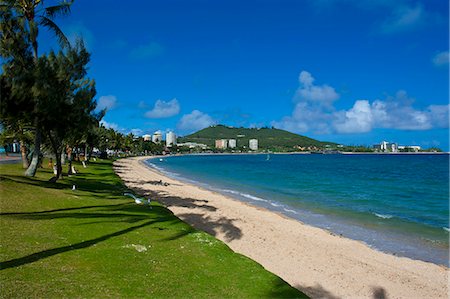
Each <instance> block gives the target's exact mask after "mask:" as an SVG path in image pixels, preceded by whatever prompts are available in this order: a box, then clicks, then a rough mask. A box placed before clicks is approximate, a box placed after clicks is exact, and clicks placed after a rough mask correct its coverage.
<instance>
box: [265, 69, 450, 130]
mask: <svg viewBox="0 0 450 299" xmlns="http://www.w3.org/2000/svg"><path fill="white" fill-rule="evenodd" d="M313 82H314V78H313V77H312V76H311V75H310V74H309V73H308V72H302V73H301V74H300V83H301V84H302V87H301V88H300V89H304V88H306V87H313V86H314V84H313ZM330 88H331V89H333V88H332V87H330ZM333 90H334V89H333ZM329 99H330V98H327V100H322V101H320V100H319V101H316V100H312V99H311V98H305V97H302V98H300V99H299V100H300V101H299V102H297V103H296V104H295V106H294V109H293V111H292V114H291V115H290V116H285V117H283V118H282V119H281V120H279V121H273V122H272V123H271V125H273V126H275V127H277V128H281V129H285V130H288V131H293V132H297V133H305V132H313V133H315V134H328V133H333V132H337V133H364V132H370V131H371V130H373V129H374V128H388V129H396V130H428V129H432V128H448V127H449V107H450V106H449V105H430V106H428V107H426V108H425V109H423V110H420V109H416V108H414V107H413V104H414V101H415V100H414V99H413V98H411V97H409V96H408V95H407V93H406V92H405V91H403V90H400V91H398V92H397V93H396V95H395V96H388V97H387V98H386V99H385V100H375V101H373V102H370V101H368V100H357V101H355V103H354V104H353V106H352V108H350V109H348V110H340V111H336V109H335V107H334V106H333V103H332V101H331V102H330V100H329Z"/></svg>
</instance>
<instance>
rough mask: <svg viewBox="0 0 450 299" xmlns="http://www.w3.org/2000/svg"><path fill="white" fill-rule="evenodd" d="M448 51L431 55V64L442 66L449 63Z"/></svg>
mask: <svg viewBox="0 0 450 299" xmlns="http://www.w3.org/2000/svg"><path fill="white" fill-rule="evenodd" d="M449 59H450V58H449V53H448V51H444V52H440V53H438V54H436V55H435V56H434V57H433V64H434V65H436V66H443V65H448V64H449Z"/></svg>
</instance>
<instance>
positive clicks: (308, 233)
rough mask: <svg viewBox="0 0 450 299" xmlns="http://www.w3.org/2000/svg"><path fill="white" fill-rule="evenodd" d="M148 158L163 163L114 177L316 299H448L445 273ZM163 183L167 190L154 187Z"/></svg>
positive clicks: (123, 168) (138, 163) (128, 162)
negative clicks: (173, 172) (180, 176)
mask: <svg viewBox="0 0 450 299" xmlns="http://www.w3.org/2000/svg"><path fill="white" fill-rule="evenodd" d="M150 158H160V157H138V158H128V159H123V160H119V161H117V162H116V163H115V165H116V164H117V167H118V168H116V172H117V173H118V174H119V176H120V177H121V178H122V180H123V181H124V182H125V183H126V185H127V186H128V187H130V188H131V189H134V190H136V191H137V192H138V193H141V194H143V195H145V196H150V197H152V198H156V199H157V200H158V201H160V202H162V203H163V204H164V205H166V206H167V207H168V208H169V209H170V210H171V211H172V212H173V213H174V214H175V215H176V216H178V217H179V218H180V219H182V220H183V221H185V222H187V223H189V224H191V225H192V226H194V227H195V228H197V229H201V230H204V231H206V232H208V233H210V234H212V235H213V236H215V237H216V238H218V239H220V240H222V241H224V242H225V243H226V244H227V245H228V246H229V247H230V248H231V249H232V250H233V251H235V252H238V253H241V254H243V255H246V256H248V257H249V258H251V259H253V260H255V261H257V262H258V263H260V264H261V265H262V266H264V267H265V268H266V269H268V270H269V271H271V272H273V273H275V274H277V275H278V276H280V277H281V278H282V279H284V280H285V281H287V282H288V283H290V284H291V285H293V286H294V287H296V288H298V289H300V290H301V291H303V292H305V293H306V294H308V295H310V296H311V297H313V298H317V297H323V296H324V294H328V295H325V297H327V296H328V297H330V294H333V296H338V297H341V296H342V297H345V298H352V297H372V296H373V295H375V293H376V292H380V290H382V291H383V292H384V293H385V294H386V297H389V298H414V297H432V298H447V292H448V284H447V281H448V280H447V277H448V268H447V267H445V266H440V265H436V264H433V263H429V262H424V261H420V260H413V259H410V258H406V257H398V256H394V255H390V254H387V253H383V252H380V251H377V250H375V249H372V248H370V247H368V246H367V245H366V244H365V243H363V242H362V241H356V240H352V239H347V238H345V237H341V236H338V235H335V234H333V233H331V232H329V231H327V230H325V229H321V228H317V227H313V226H310V225H308V224H304V223H302V222H300V221H298V220H296V219H291V218H289V217H288V216H286V215H283V214H281V213H277V212H274V211H269V210H267V209H265V208H262V207H255V206H254V205H251V204H250V203H246V202H241V201H238V200H236V199H234V198H231V197H227V196H225V195H223V194H221V193H217V192H213V191H209V190H205V189H203V188H200V187H198V186H196V185H192V184H189V183H186V182H181V181H177V180H175V179H173V178H170V177H167V176H166V175H165V174H163V173H161V172H158V171H157V170H155V169H151V168H150V167H149V166H147V165H145V164H143V160H147V159H150ZM159 180H162V181H164V182H168V183H169V184H170V185H169V186H163V185H155V184H152V183H149V182H152V181H159ZM146 182H147V183H146ZM280 244H283V245H282V246H280ZM356 277H357V278H358V279H355V278H356ZM318 290H321V291H320V292H319V291H318ZM321 292H322V293H321ZM321 294H322V295H321Z"/></svg>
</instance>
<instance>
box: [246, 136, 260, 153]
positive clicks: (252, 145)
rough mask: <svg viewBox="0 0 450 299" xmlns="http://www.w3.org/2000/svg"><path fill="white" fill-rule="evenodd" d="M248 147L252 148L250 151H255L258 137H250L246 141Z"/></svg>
mask: <svg viewBox="0 0 450 299" xmlns="http://www.w3.org/2000/svg"><path fill="white" fill-rule="evenodd" d="M248 147H249V148H250V149H251V150H252V151H257V150H258V139H250V140H249V141H248Z"/></svg>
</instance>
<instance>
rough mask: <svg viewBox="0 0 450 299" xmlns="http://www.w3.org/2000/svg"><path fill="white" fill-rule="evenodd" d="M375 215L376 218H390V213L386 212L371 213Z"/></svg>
mask: <svg viewBox="0 0 450 299" xmlns="http://www.w3.org/2000/svg"><path fill="white" fill-rule="evenodd" d="M373 214H374V215H375V216H377V217H378V218H382V219H391V218H392V217H394V216H392V215H388V214H378V213H373Z"/></svg>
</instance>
